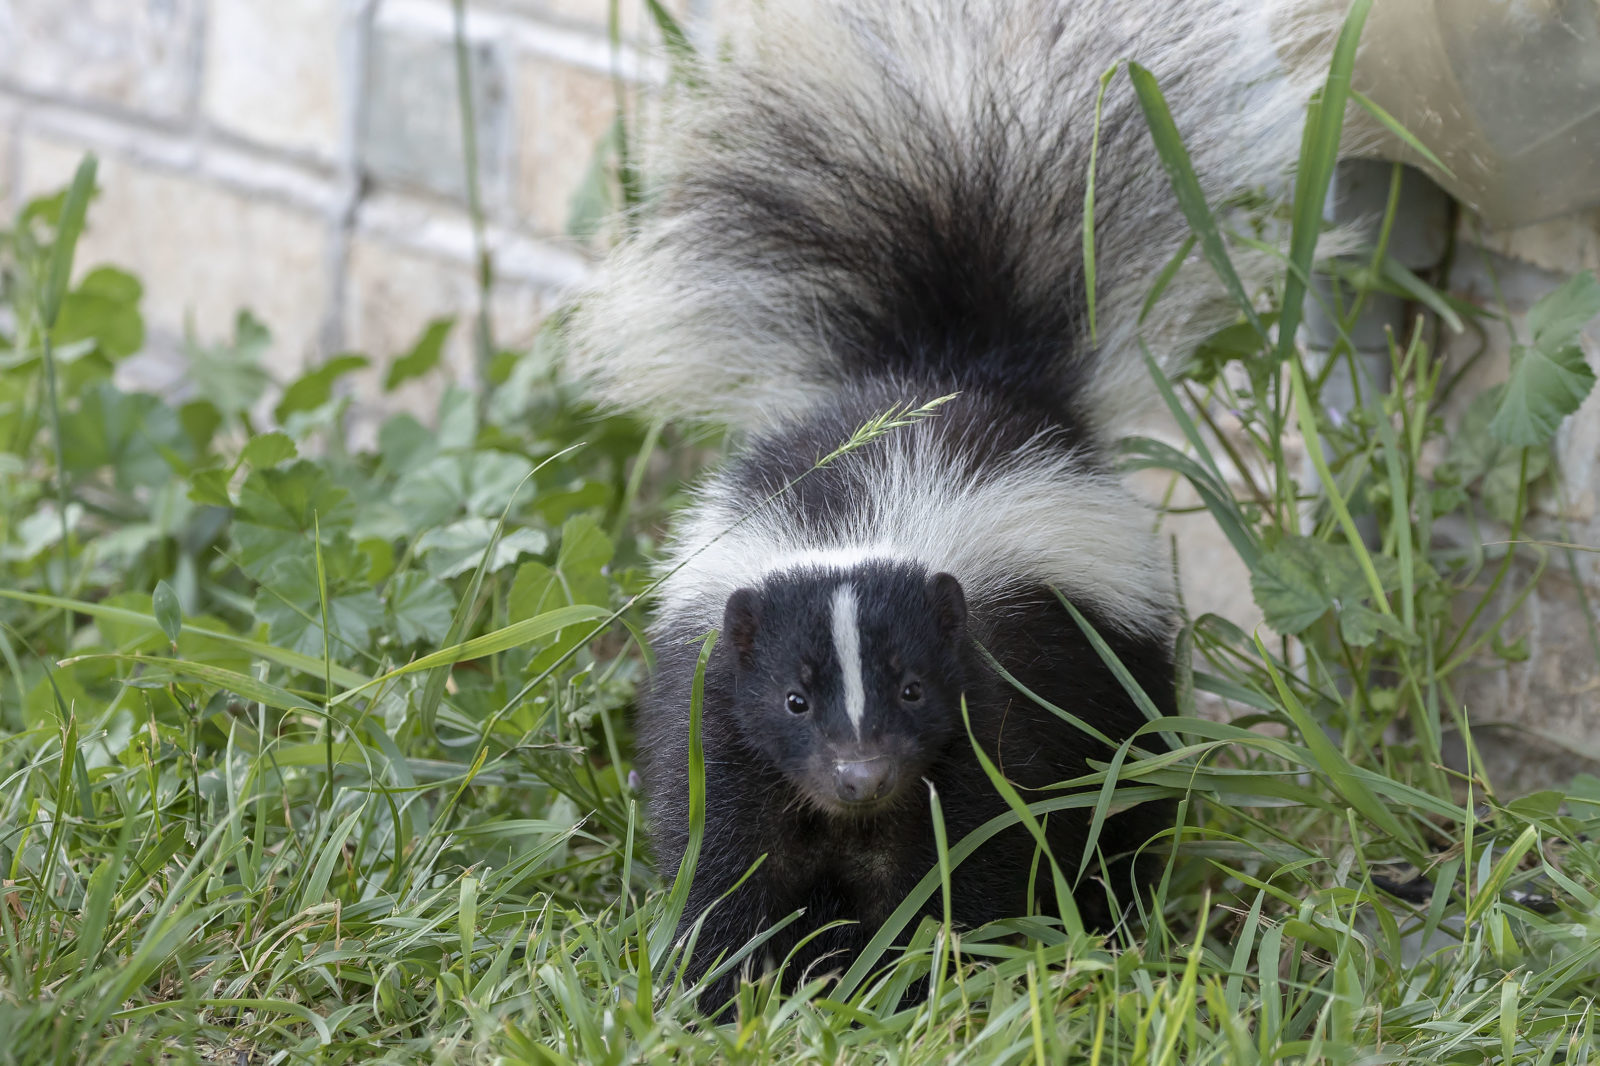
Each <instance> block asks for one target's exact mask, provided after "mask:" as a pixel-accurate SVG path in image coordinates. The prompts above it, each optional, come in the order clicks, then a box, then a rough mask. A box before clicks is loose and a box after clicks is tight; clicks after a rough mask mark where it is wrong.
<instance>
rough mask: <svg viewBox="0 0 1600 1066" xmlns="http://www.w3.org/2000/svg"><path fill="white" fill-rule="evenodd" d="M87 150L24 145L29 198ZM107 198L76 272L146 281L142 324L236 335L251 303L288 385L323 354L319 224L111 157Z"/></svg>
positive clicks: (42, 141) (172, 332) (57, 183)
mask: <svg viewBox="0 0 1600 1066" xmlns="http://www.w3.org/2000/svg"><path fill="white" fill-rule="evenodd" d="M84 150H85V149H84V148H83V147H82V146H81V145H77V144H70V143H66V142H62V141H57V140H49V139H46V138H43V137H39V136H26V137H24V139H23V142H22V176H21V179H20V182H19V184H20V186H21V191H22V192H23V193H24V194H25V195H33V194H37V193H40V192H44V191H48V190H52V189H56V188H60V187H61V186H63V185H65V184H66V183H67V182H68V181H70V180H71V177H72V173H73V170H74V168H75V167H76V166H77V164H78V161H79V159H80V158H82V155H83V152H84ZM99 185H100V190H101V192H100V196H99V197H98V198H97V199H96V200H95V202H94V204H93V205H92V206H91V208H90V211H89V225H88V228H87V229H86V231H85V233H84V236H83V240H82V243H81V244H80V245H79V249H78V256H77V265H78V269H79V271H80V272H81V271H83V270H87V269H88V268H90V267H92V266H94V265H96V264H99V263H113V264H116V265H117V266H120V267H123V268H125V269H128V270H130V271H132V272H133V273H135V274H137V275H138V276H139V278H140V280H141V281H142V282H143V283H144V287H145V297H144V313H145V320H146V322H147V324H148V325H149V326H150V327H151V329H152V330H159V331H162V332H164V333H166V334H167V335H169V336H181V335H182V334H183V332H184V330H185V328H186V326H187V325H188V324H190V323H192V324H193V328H194V331H195V333H196V334H197V335H198V336H199V338H200V339H202V340H217V339H221V338H225V337H228V336H231V335H232V330H233V322H234V317H235V315H236V313H237V312H238V310H239V309H240V308H245V307H248V308H250V309H251V310H252V311H253V312H254V313H255V315H256V316H257V317H258V318H260V319H261V320H262V321H263V322H265V323H266V324H267V325H268V326H269V327H270V328H271V329H272V335H273V343H272V348H271V350H270V353H269V356H268V360H269V369H270V370H271V371H272V373H273V376H274V377H276V378H277V379H278V380H280V381H282V380H286V379H288V378H290V377H292V376H294V374H295V373H296V372H297V371H298V370H299V368H300V367H301V366H303V365H304V363H305V361H306V359H307V357H308V355H310V354H311V353H312V352H313V351H314V350H315V348H316V346H317V345H316V339H317V333H318V329H319V327H320V324H321V321H322V318H323V315H324V308H325V301H326V299H327V293H328V285H327V269H326V257H327V241H328V236H327V228H326V225H325V223H324V222H323V221H322V220H321V219H319V218H317V217H316V216H314V215H312V214H309V213H307V212H304V211H300V210H297V209H294V208H290V207H285V206H282V205H280V204H276V203H271V202H267V201H262V200H252V199H249V198H247V197H244V196H241V195H239V194H237V193H234V192H232V191H229V190H226V189H220V188H214V187H211V186H209V185H207V184H205V183H203V182H200V181H196V180H194V179H191V178H188V177H184V176H180V175H177V174H172V173H170V172H166V171H163V170H158V169H155V168H153V167H148V166H145V165H142V164H139V163H135V162H132V161H129V160H127V159H125V158H123V157H120V156H117V155H114V154H103V155H102V156H101V159H100V170H99Z"/></svg>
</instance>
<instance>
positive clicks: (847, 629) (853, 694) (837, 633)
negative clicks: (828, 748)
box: [833, 585, 867, 740]
mask: <svg viewBox="0 0 1600 1066" xmlns="http://www.w3.org/2000/svg"><path fill="white" fill-rule="evenodd" d="M833 651H834V654H835V655H837V656H838V657H839V672H840V674H841V675H842V676H843V677H844V713H845V716H846V717H847V718H849V719H850V724H851V725H853V726H855V729H856V739H858V740H859V739H860V738H861V719H862V717H863V716H864V715H865V714H866V713H867V689H866V686H865V685H864V684H862V681H861V630H860V629H859V628H858V627H857V625H856V590H855V589H853V588H851V587H850V586H849V585H840V586H839V587H838V589H836V590H835V591H834V594H833Z"/></svg>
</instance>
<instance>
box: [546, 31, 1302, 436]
mask: <svg viewBox="0 0 1600 1066" xmlns="http://www.w3.org/2000/svg"><path fill="white" fill-rule="evenodd" d="M759 6H760V7H761V8H762V9H763V10H762V12H761V13H760V14H759V15H758V16H757V17H756V18H755V19H754V20H753V21H752V24H751V25H750V26H748V27H746V28H745V29H744V30H743V32H741V33H739V34H738V35H736V37H735V40H734V42H733V44H732V45H731V47H730V48H729V49H728V50H726V51H724V52H723V53H721V54H720V55H719V56H718V57H717V58H716V59H713V60H710V61H708V62H706V63H705V64H704V66H703V67H702V68H701V69H700V70H699V71H698V72H697V76H696V78H695V79H693V81H694V83H695V87H694V88H693V89H691V90H688V91H686V92H685V93H684V94H683V95H682V98H681V99H679V100H678V101H677V102H676V104H675V105H674V106H673V108H672V117H671V120H670V121H669V123H668V134H667V140H666V143H665V145H664V146H663V150H662V156H663V158H662V160H661V163H662V172H661V173H660V174H659V175H658V178H659V184H658V188H659V195H658V196H657V197H656V199H655V201H654V202H653V203H652V205H651V207H650V210H649V213H648V215H647V217H645V218H644V219H643V220H642V223H641V228H640V229H639V231H638V233H637V235H636V236H634V237H633V238H632V239H631V240H630V241H628V242H627V243H626V244H625V245H624V246H623V247H622V248H620V249H619V250H618V251H617V252H616V253H615V254H614V255H613V256H612V257H611V259H610V260H609V261H608V263H607V265H606V266H605V267H604V268H603V270H602V271H601V272H600V274H599V275H598V277H597V279H596V281H595V283H594V284H593V285H592V286H591V287H590V288H589V289H588V290H587V291H585V292H584V293H583V294H582V296H581V298H580V302H579V304H578V307H577V309H576V312H575V314H574V316H573V319H572V329H571V334H570V336H571V341H572V358H573V359H574V361H575V363H576V367H577V369H578V370H579V372H580V373H582V374H583V375H584V376H586V377H588V378H589V379H590V380H591V382H592V383H593V384H594V385H595V387H596V389H597V390H598V393H599V395H600V396H601V398H602V399H603V400H605V401H607V402H610V403H612V404H614V405H617V406H622V407H632V408H643V409H647V410H650V411H652V412H655V413H659V414H663V415H667V416H671V417H676V418H687V419H692V420H712V421H717V422H722V423H727V424H732V425H736V426H744V427H752V428H753V427H756V426H759V425H762V424H766V423H771V422H773V421H783V420H787V418H789V417H792V416H793V415H794V414H796V413H798V412H800V411H803V410H804V409H806V408H807V407H809V406H810V405H811V404H813V403H816V402H818V401H819V400H821V399H822V398H824V397H826V396H827V395H828V394H829V392H830V391H831V390H832V389H833V388H835V387H837V386H838V385H839V384H840V383H841V382H843V381H846V380H849V379H852V378H857V377H860V376H864V375H895V376H903V377H906V378H908V379H911V380H915V381H926V380H928V379H930V378H932V379H934V380H936V381H939V382H944V381H949V382H951V383H953V384H955V385H957V386H960V387H965V386H967V385H973V384H989V385H994V386H998V387H1001V388H1008V389H1014V390H1018V391H1021V392H1026V393H1028V394H1029V395H1030V397H1031V398H1033V399H1035V400H1037V399H1040V398H1046V399H1048V398H1051V397H1053V398H1055V399H1058V400H1061V401H1063V402H1065V403H1066V404H1067V405H1068V406H1069V407H1070V409H1071V410H1072V411H1073V413H1074V414H1075V415H1076V416H1077V417H1078V418H1080V419H1082V420H1083V421H1084V422H1086V423H1087V424H1088V425H1090V426H1091V427H1093V428H1097V429H1105V428H1109V427H1110V426H1111V425H1112V423H1113V422H1114V420H1115V419H1116V417H1117V416H1118V415H1119V414H1120V413H1122V412H1124V411H1125V410H1126V409H1127V406H1128V399H1129V397H1130V396H1131V395H1136V394H1139V393H1148V392H1149V391H1150V390H1148V389H1144V388H1140V387H1139V385H1140V383H1141V381H1142V380H1143V379H1144V378H1145V369H1144V366H1143V362H1142V360H1141V359H1140V358H1139V355H1138V351H1137V346H1136V343H1135V337H1136V335H1137V334H1138V333H1139V332H1140V331H1141V330H1142V332H1144V334H1145V335H1146V336H1147V337H1149V338H1150V340H1151V342H1152V348H1153V349H1154V350H1156V351H1158V352H1163V353H1170V352H1181V351H1182V350H1184V347H1185V344H1186V343H1187V342H1192V341H1193V340H1195V339H1197V337H1198V336H1203V335H1204V334H1205V333H1206V332H1209V331H1210V330H1211V329H1213V328H1216V326H1218V325H1220V324H1221V323H1222V322H1223V321H1225V320H1226V318H1227V317H1229V316H1231V314H1233V313H1234V312H1233V309H1231V308H1229V307H1228V306H1227V304H1226V301H1225V300H1224V299H1222V298H1221V294H1220V292H1219V289H1218V286H1217V285H1216V284H1215V282H1214V279H1213V278H1212V276H1211V275H1210V273H1209V271H1208V270H1207V269H1206V268H1204V267H1203V266H1198V267H1188V268H1185V269H1184V270H1182V271H1180V273H1179V275H1178V277H1177V278H1176V279H1175V280H1174V282H1173V283H1172V284H1170V285H1169V286H1168V288H1167V289H1166V291H1165V293H1164V295H1163V296H1162V298H1161V300H1160V302H1159V303H1158V304H1157V305H1156V307H1155V308H1154V310H1153V311H1152V312H1151V314H1150V316H1149V319H1148V321H1147V322H1146V323H1145V326H1144V327H1141V326H1140V325H1139V321H1138V319H1139V313H1140V308H1141V304H1142V303H1143V301H1144V298H1145V295H1146V293H1147V292H1148V291H1149V287H1150V284H1151V281H1152V279H1153V277H1154V276H1155V274H1156V273H1157V272H1158V271H1159V270H1160V268H1161V267H1162V265H1163V264H1165V263H1166V262H1167V261H1169V260H1170V258H1171V257H1172V255H1173V253H1174V252H1175V251H1176V250H1177V248H1178V247H1179V245H1180V243H1181V241H1182V239H1183V237H1184V235H1185V233H1186V230H1187V227H1186V224H1185V222H1184V219H1183V217H1182V215H1181V213H1180V211H1179V209H1178V205H1177V201H1176V198H1175V196H1174V194H1173V192H1172V190H1171V186H1170V183H1169V180H1168V178H1167V177H1166V175H1165V174H1164V172H1163V171H1162V168H1161V166H1160V162H1159V159H1158V157H1157V155H1156V153H1155V150H1154V145H1153V143H1152V140H1151V137H1150V134H1149V131H1148V127H1147V125H1146V122H1145V120H1144V117H1143V114H1142V112H1141V110H1140V108H1139V106H1138V102H1137V99H1136V97H1135V95H1134V93H1133V91H1132V87H1131V85H1130V84H1129V83H1128V80H1127V78H1126V77H1125V76H1122V75H1119V76H1118V78H1117V79H1116V80H1115V81H1113V83H1112V85H1111V87H1110V90H1109V91H1108V93H1107V95H1106V98H1105V101H1104V106H1103V111H1102V117H1101V120H1100V123H1099V150H1098V163H1097V168H1096V169H1097V177H1096V180H1095V233H1094V237H1095V249H1096V264H1097V282H1096V292H1097V300H1096V308H1097V330H1096V341H1095V342H1091V338H1090V330H1089V319H1088V300H1087V293H1086V277H1085V274H1086V271H1085V255H1084V242H1083V232H1082V220H1083V210H1084V191H1085V187H1086V183H1087V176H1088V165H1089V155H1090V146H1091V141H1092V140H1093V138H1094V136H1095V102H1096V95H1097V93H1098V92H1099V89H1100V76H1101V74H1102V73H1103V72H1105V71H1106V70H1107V69H1109V68H1110V67H1111V66H1112V64H1113V63H1114V62H1116V61H1118V60H1123V59H1131V60H1134V61H1137V62H1139V63H1141V64H1143V65H1144V66H1146V67H1148V68H1149V69H1150V70H1151V71H1152V72H1153V73H1154V74H1155V75H1156V78H1157V79H1158V81H1159V82H1160V84H1161V87H1162V89H1163V92H1164V93H1165V96H1166V99H1167V102H1168V105H1169V106H1170V107H1171V109H1172V112H1173V115H1174V118H1175V120H1176V122H1177V125H1178V129H1179V131H1180V133H1181V134H1182V135H1183V137H1184V140H1185V143H1186V145H1187V148H1188V150H1189V153H1190V155H1191V157H1192V159H1193V163H1194V167H1195V170H1196V172H1197V174H1198V175H1199V177H1200V180H1201V183H1202V186H1203V187H1204V188H1205V190H1206V192H1207V193H1208V195H1209V196H1210V197H1211V198H1212V201H1213V202H1214V203H1215V202H1216V201H1217V200H1218V199H1219V198H1222V197H1225V196H1228V195H1230V194H1232V193H1234V192H1236V191H1238V190H1240V189H1243V188H1247V187H1250V186H1254V185H1256V184H1259V183H1262V182H1267V181H1271V180H1273V179H1276V178H1279V177H1281V176H1282V175H1283V174H1284V172H1285V171H1286V170H1287V169H1288V168H1289V166H1290V165H1291V164H1292V163H1293V161H1294V159H1295V157H1296V154H1297V146H1298V136H1299V128H1300V118H1301V112H1302V108H1303V105H1304V102H1305V100H1306V97H1307V95H1308V92H1309V88H1310V87H1309V85H1307V84H1304V83H1296V82H1294V81H1293V80H1292V79H1290V78H1287V77H1286V76H1285V75H1284V74H1283V72H1282V71H1281V69H1280V61H1279V58H1278V56H1279V52H1278V48H1277V47H1275V45H1274V39H1273V34H1274V32H1275V33H1276V34H1277V38H1278V40H1279V41H1280V42H1281V41H1282V38H1283V36H1284V33H1285V32H1286V29H1287V27H1288V24H1287V22H1286V21H1285V20H1284V19H1283V18H1281V17H1279V16H1278V15H1277V13H1276V12H1275V11H1274V10H1273V9H1274V8H1275V7H1276V5H1274V4H1272V3H1268V2H1263V0H1166V2H1160V3H1149V2H1135V0H1032V2H1008V0H883V2H880V3H861V2H859V0H782V2H781V3H779V2H772V3H767V4H762V5H759ZM1310 32H1311V31H1310V30H1307V31H1305V33H1304V34H1303V36H1304V35H1309V33H1310Z"/></svg>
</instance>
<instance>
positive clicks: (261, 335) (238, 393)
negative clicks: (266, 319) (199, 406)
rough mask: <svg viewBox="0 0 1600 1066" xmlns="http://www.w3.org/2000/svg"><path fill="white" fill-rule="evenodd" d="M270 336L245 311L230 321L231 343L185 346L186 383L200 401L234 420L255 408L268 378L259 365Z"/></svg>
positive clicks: (265, 389) (265, 329) (270, 384)
mask: <svg viewBox="0 0 1600 1066" xmlns="http://www.w3.org/2000/svg"><path fill="white" fill-rule="evenodd" d="M271 343H272V333H271V332H270V331H269V330H268V329H267V327H266V326H264V325H262V323H261V322H260V321H259V320H258V319H257V318H256V317H255V316H254V315H252V314H251V313H250V312H249V311H240V312H239V315H238V317H237V318H236V319H235V320H234V329H233V338H232V340H230V341H228V342H226V343H222V344H216V345H210V346H204V345H198V344H190V346H189V382H190V384H192V385H193V386H194V390H195V392H196V393H197V394H198V395H199V396H200V397H201V398H203V399H206V400H210V401H211V402H212V403H213V404H215V405H216V407H217V410H219V411H221V412H222V413H223V414H224V415H229V416H237V415H241V414H244V413H246V412H248V411H250V410H251V408H253V407H255V405H256V403H257V402H258V401H259V400H260V399H261V396H262V394H263V393H264V392H266V391H267V389H269V388H270V387H271V386H272V378H271V376H270V375H268V374H267V371H266V369H265V368H264V367H263V366H262V364H261V357H262V356H263V355H265V354H266V351H267V347H268V346H269V345H270V344H271Z"/></svg>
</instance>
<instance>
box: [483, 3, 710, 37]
mask: <svg viewBox="0 0 1600 1066" xmlns="http://www.w3.org/2000/svg"><path fill="white" fill-rule="evenodd" d="M490 3H491V5H492V6H495V7H499V8H502V9H504V10H507V11H516V12H521V13H524V14H528V15H532V16H534V17H535V18H540V19H548V20H549V21H551V22H555V23H559V24H563V25H569V26H575V27H583V28H587V29H592V30H596V31H600V32H607V31H608V30H609V29H610V25H611V4H612V0H490ZM616 3H617V18H618V21H619V22H620V23H621V30H622V35H623V36H624V37H628V38H634V37H639V36H641V35H642V36H645V37H647V38H648V37H654V35H655V32H654V31H655V20H654V18H653V17H652V16H651V15H650V13H649V11H648V9H647V8H646V5H645V2H644V0H616ZM702 6H706V5H704V4H702ZM662 7H664V8H666V9H667V12H668V13H669V14H671V15H672V16H673V17H674V18H676V19H678V20H679V22H680V23H682V22H683V20H685V19H686V18H687V17H688V16H689V13H690V10H691V5H690V2H689V0H664V2H663V3H662Z"/></svg>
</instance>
